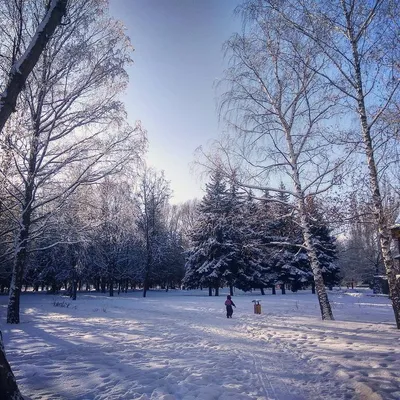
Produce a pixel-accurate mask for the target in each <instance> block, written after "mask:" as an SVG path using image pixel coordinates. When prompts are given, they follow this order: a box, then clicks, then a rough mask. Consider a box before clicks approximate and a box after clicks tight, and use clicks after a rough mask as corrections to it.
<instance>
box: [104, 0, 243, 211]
mask: <svg viewBox="0 0 400 400" xmlns="http://www.w3.org/2000/svg"><path fill="white" fill-rule="evenodd" d="M238 3H239V0H129V1H126V0H110V13H111V15H112V16H113V17H115V18H117V19H119V20H121V21H122V22H123V23H124V25H125V27H126V33H127V35H128V36H129V37H130V39H131V42H132V45H133V47H134V48H135V52H134V53H133V60H134V64H133V65H132V66H131V67H130V68H129V70H128V73H129V79H130V83H129V86H128V90H127V93H126V96H125V103H126V109H127V112H128V119H129V121H130V122H131V123H132V124H133V123H134V122H135V121H136V120H141V121H142V124H143V127H144V128H145V129H146V130H147V131H148V138H149V152H148V155H147V161H148V164H149V165H150V166H153V167H154V168H156V169H157V170H164V171H165V176H166V179H167V180H169V181H170V185H171V189H172V191H173V198H172V199H171V201H172V203H179V202H183V201H186V200H189V199H192V198H195V197H197V198H201V197H202V195H203V194H204V192H203V191H202V187H204V183H205V182H204V178H201V176H200V174H199V173H198V172H197V173H196V172H195V171H193V161H194V152H195V149H196V148H198V147H199V146H202V145H203V146H206V145H207V143H208V142H209V141H210V140H211V139H213V138H217V137H218V135H219V133H220V132H221V131H222V130H223V127H222V126H220V125H219V123H218V115H217V111H216V106H217V98H216V92H215V88H214V85H215V82H216V81H218V79H221V77H222V75H223V70H224V65H225V64H226V63H225V61H224V57H223V51H222V46H223V43H224V41H226V40H227V39H229V37H230V36H231V35H232V34H233V33H234V32H236V31H238V30H239V29H240V20H239V19H238V18H237V17H234V15H233V11H234V8H235V6H236V5H237V4H238Z"/></svg>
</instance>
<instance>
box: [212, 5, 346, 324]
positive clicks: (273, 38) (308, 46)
mask: <svg viewBox="0 0 400 400" xmlns="http://www.w3.org/2000/svg"><path fill="white" fill-rule="evenodd" d="M244 11H246V12H247V11H249V10H248V9H245V10H244ZM250 11H252V10H251V9H250ZM249 15H250V18H249V19H248V20H247V21H246V23H245V24H244V28H243V34H236V35H234V36H233V37H232V38H231V40H229V41H228V42H227V43H226V51H227V55H228V56H230V59H229V60H230V67H229V68H228V69H227V71H226V74H225V80H224V81H223V82H222V83H221V87H222V89H223V90H224V93H223V95H222V100H221V115H222V117H223V118H224V119H225V120H226V122H227V124H228V128H229V129H231V130H233V131H235V132H236V135H230V136H227V137H226V138H225V139H222V140H221V141H219V142H218V143H217V144H216V151H217V153H218V158H219V159H221V158H222V159H223V160H224V165H225V166H226V174H229V175H231V176H233V179H234V180H235V181H236V182H237V184H238V185H240V186H241V187H244V188H247V189H252V190H256V191H263V192H264V193H265V192H267V191H269V192H275V193H286V194H287V195H289V198H290V201H289V203H288V204H287V205H288V206H289V207H290V209H291V210H292V211H291V213H292V214H293V215H294V216H295V217H296V219H297V223H298V224H299V226H300V228H301V231H302V235H303V241H304V242H303V244H301V245H297V246H299V247H300V248H303V249H305V250H306V252H307V255H308V258H309V261H310V264H311V269H312V272H313V276H314V281H315V286H316V291H317V294H318V300H319V305H320V310H321V315H322V318H323V319H333V314H332V310H331V307H330V303H329V300H328V296H327V293H326V290H325V286H324V281H323V276H322V271H321V265H320V262H319V260H318V257H317V252H316V248H315V243H314V241H313V236H312V232H311V223H310V215H309V213H308V210H307V206H306V198H307V197H314V196H318V195H320V194H322V193H324V192H326V191H328V190H329V189H330V188H331V187H332V185H334V184H335V183H336V182H337V180H338V179H339V177H340V166H341V162H342V160H340V159H338V158H336V159H334V158H333V156H332V155H333V152H332V144H331V143H330V141H329V140H328V137H329V133H330V132H329V128H328V126H327V124H326V121H327V119H328V118H330V117H331V116H332V115H333V113H334V110H335V109H334V104H335V99H334V97H333V96H332V93H331V92H330V91H329V90H327V87H326V85H324V84H323V82H322V80H321V79H320V77H319V75H318V73H317V72H316V71H318V70H321V69H323V68H324V60H323V59H321V58H320V57H319V52H318V51H315V48H314V46H313V45H312V43H310V41H309V40H307V39H303V38H299V35H297V33H296V32H294V31H293V30H291V29H285V25H284V24H283V22H282V20H281V19H279V18H275V19H272V18H271V19H268V20H267V18H266V15H263V14H261V13H259V14H254V15H253V14H249ZM210 160H211V161H212V157H209V158H208V161H210ZM230 171H234V172H235V174H234V175H232V174H231V173H230ZM280 180H282V181H283V182H284V184H285V188H279V186H278V185H279V184H278V182H279V181H280ZM286 188H287V189H286ZM275 201H277V200H276V199H275ZM276 244H277V243H273V242H271V245H276ZM280 245H282V246H293V245H296V244H293V243H280Z"/></svg>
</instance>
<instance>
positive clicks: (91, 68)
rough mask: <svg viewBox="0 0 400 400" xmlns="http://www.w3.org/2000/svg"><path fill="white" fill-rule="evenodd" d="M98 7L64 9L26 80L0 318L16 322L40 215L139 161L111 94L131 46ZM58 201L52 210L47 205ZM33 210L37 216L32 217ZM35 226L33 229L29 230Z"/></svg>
mask: <svg viewBox="0 0 400 400" xmlns="http://www.w3.org/2000/svg"><path fill="white" fill-rule="evenodd" d="M102 11H103V10H102V2H101V1H98V0H80V1H77V2H75V3H74V4H73V5H71V7H70V9H69V18H70V22H69V24H68V25H65V26H62V27H60V29H59V30H58V31H57V32H56V33H55V35H54V37H53V38H52V39H51V41H50V42H49V43H48V46H47V48H46V51H45V52H44V53H43V56H42V57H41V60H40V62H39V64H38V66H37V68H36V69H35V71H34V73H33V75H32V77H31V78H29V79H28V81H27V85H26V86H27V90H26V94H25V96H24V99H23V100H24V102H25V103H24V104H25V105H26V110H20V111H19V112H18V113H16V114H17V115H15V118H16V119H17V120H18V130H17V131H16V132H15V134H12V133H13V132H11V128H10V132H9V134H10V133H11V134H12V135H11V137H12V139H11V140H12V146H13V158H14V166H15V169H16V173H17V176H18V178H17V179H16V178H15V177H10V178H9V179H10V180H12V182H10V183H12V187H13V190H12V195H13V196H14V198H15V200H16V201H17V202H18V203H19V204H20V207H19V210H20V214H19V215H18V217H17V218H16V220H17V221H21V222H20V223H19V225H18V226H17V228H16V230H17V232H16V237H17V239H16V248H15V253H14V267H13V275H12V282H11V287H10V300H9V306H8V313H7V321H8V322H9V323H19V296H20V291H21V283H22V278H23V273H24V269H25V264H26V260H27V251H28V244H29V240H30V239H33V238H35V237H36V236H37V235H40V228H41V226H43V224H45V223H46V219H47V216H46V213H45V212H43V210H45V209H46V207H48V208H49V205H50V204H53V207H52V208H51V212H54V211H56V210H57V208H61V207H62V206H63V204H64V203H65V201H66V199H67V198H68V197H69V196H70V195H71V194H72V193H73V192H74V191H75V190H76V188H77V187H79V186H80V185H88V184H92V183H94V182H96V181H98V180H100V179H102V178H103V177H104V176H106V175H110V174H114V173H116V172H119V171H120V170H121V169H123V168H125V166H126V165H127V164H129V163H130V162H135V161H138V159H139V158H140V156H141V154H142V151H143V149H144V145H145V138H144V133H143V131H142V129H141V127H140V125H138V126H137V127H136V128H134V129H133V128H131V127H130V126H129V125H128V124H127V123H126V122H125V112H124V108H123V105H122V104H121V102H120V101H118V98H117V97H118V95H119V93H120V92H121V90H123V89H124V87H125V85H126V82H127V75H126V72H125V69H124V68H125V66H126V65H127V64H128V63H129V62H130V52H131V46H130V43H129V40H128V39H127V38H126V36H125V35H124V34H123V32H122V31H121V29H120V25H119V23H118V22H116V21H113V20H112V19H110V18H108V17H107V15H105V14H103V12H102ZM55 203H57V207H54V204H55ZM39 211H40V212H39ZM33 225H35V230H34V231H32V230H31V227H32V226H33Z"/></svg>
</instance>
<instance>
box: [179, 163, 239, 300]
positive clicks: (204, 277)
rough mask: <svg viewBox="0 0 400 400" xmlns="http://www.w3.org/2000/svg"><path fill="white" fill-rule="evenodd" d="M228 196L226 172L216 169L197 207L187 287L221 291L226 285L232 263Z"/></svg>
mask: <svg viewBox="0 0 400 400" xmlns="http://www.w3.org/2000/svg"><path fill="white" fill-rule="evenodd" d="M227 213H228V199H227V188H226V183H225V181H224V179H223V176H222V173H221V171H220V170H219V169H216V170H215V171H214V172H213V173H212V175H211V179H210V182H209V183H208V184H207V185H206V194H205V195H204V197H203V199H202V201H201V202H200V204H199V206H198V210H197V221H196V222H195V224H194V226H193V229H192V231H191V232H190V233H189V239H190V243H191V245H190V248H189V250H188V252H187V258H186V265H185V270H186V272H185V277H184V279H183V284H184V285H185V286H186V287H187V288H197V287H209V293H210V295H211V293H212V292H211V289H212V288H214V289H215V295H216V296H217V295H218V294H219V288H220V286H221V285H223V284H226V279H225V277H226V271H227V269H228V267H229V265H230V262H231V256H232V246H231V243H229V241H228V238H227V232H228V228H227V225H228V219H227Z"/></svg>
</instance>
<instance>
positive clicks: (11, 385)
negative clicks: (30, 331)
mask: <svg viewBox="0 0 400 400" xmlns="http://www.w3.org/2000/svg"><path fill="white" fill-rule="evenodd" d="M0 388H1V393H0V399H1V400H24V398H23V397H22V395H21V393H20V391H19V389H18V385H17V381H16V379H15V376H14V374H13V372H12V370H11V367H10V364H9V363H8V361H7V358H6V353H5V350H4V345H3V337H2V334H1V331H0Z"/></svg>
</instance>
